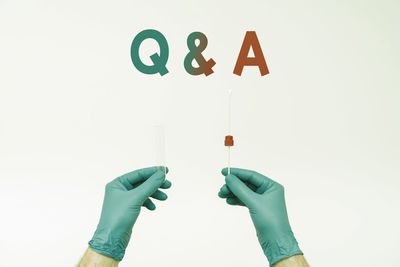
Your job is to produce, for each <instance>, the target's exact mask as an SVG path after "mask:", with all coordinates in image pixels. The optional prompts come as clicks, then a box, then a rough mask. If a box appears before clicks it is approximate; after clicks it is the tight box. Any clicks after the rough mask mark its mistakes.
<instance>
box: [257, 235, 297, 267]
mask: <svg viewBox="0 0 400 267" xmlns="http://www.w3.org/2000/svg"><path fill="white" fill-rule="evenodd" d="M261 247H262V248H263V250H264V254H265V256H267V258H268V261H269V265H270V266H272V265H273V264H275V263H277V262H278V261H280V260H283V259H286V258H289V257H291V256H293V255H303V252H302V251H301V250H300V248H299V245H298V244H297V240H296V238H295V237H294V234H293V232H292V231H290V232H288V233H287V234H285V235H281V236H280V237H279V238H276V239H271V240H268V241H266V242H264V243H263V244H261Z"/></svg>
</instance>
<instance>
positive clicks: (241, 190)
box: [225, 174, 255, 208]
mask: <svg viewBox="0 0 400 267" xmlns="http://www.w3.org/2000/svg"><path fill="white" fill-rule="evenodd" d="M225 182H226V185H227V186H228V188H229V189H230V190H231V192H232V193H233V194H234V195H235V196H236V197H237V198H238V199H240V200H241V201H242V202H243V203H244V204H245V205H246V206H247V207H248V208H249V205H251V204H252V203H253V201H254V198H255V193H254V192H253V191H252V190H251V189H250V188H249V187H248V186H247V185H246V184H245V183H243V182H242V181H241V180H240V179H239V178H238V177H236V176H235V175H233V174H228V175H227V176H226V177H225Z"/></svg>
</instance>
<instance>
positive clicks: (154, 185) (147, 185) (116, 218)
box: [89, 166, 171, 260]
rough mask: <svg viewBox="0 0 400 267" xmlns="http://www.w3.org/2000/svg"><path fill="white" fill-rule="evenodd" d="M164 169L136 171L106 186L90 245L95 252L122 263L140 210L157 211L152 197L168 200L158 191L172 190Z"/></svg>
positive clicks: (154, 168)
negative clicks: (99, 215) (98, 220)
mask: <svg viewBox="0 0 400 267" xmlns="http://www.w3.org/2000/svg"><path fill="white" fill-rule="evenodd" d="M163 168H164V167H159V166H155V167H150V168H145V169H140V170H136V171H133V172H130V173H127V174H124V175H122V176H120V177H118V178H116V179H115V180H113V181H112V182H110V183H108V184H107V185H106V192H105V195H104V201H103V209H102V211H101V217H100V222H99V224H98V226H97V229H96V232H95V233H94V235H93V238H92V240H90V242H89V246H90V247H91V248H92V249H93V250H94V251H96V252H97V253H100V254H103V255H106V256H109V257H112V258H114V259H117V260H122V258H123V257H124V254H125V249H126V247H127V245H128V243H129V240H130V238H131V233H132V227H133V225H134V224H135V222H136V219H137V217H138V216H139V213H140V209H141V207H142V206H144V207H146V208H147V209H149V210H154V209H155V208H156V206H155V205H154V203H153V202H152V201H151V200H150V199H149V197H152V198H154V199H158V200H166V199H167V195H166V194H165V193H164V192H162V191H160V190H158V188H163V189H167V188H169V187H171V182H170V181H168V180H165V174H164V171H163V170H164V169H163ZM166 172H168V168H167V169H166Z"/></svg>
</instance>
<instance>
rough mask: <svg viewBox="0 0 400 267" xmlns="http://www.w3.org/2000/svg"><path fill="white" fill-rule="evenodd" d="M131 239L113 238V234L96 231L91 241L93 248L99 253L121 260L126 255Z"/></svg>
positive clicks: (90, 244)
mask: <svg viewBox="0 0 400 267" xmlns="http://www.w3.org/2000/svg"><path fill="white" fill-rule="evenodd" d="M128 242H129V239H128V240H127V241H126V240H125V241H124V240H121V239H120V238H113V237H112V236H111V235H106V234H101V233H98V231H96V233H95V234H94V236H93V238H92V240H90V241H89V246H90V248H91V249H93V250H94V251H96V252H97V253H99V254H102V255H105V256H108V257H111V258H114V259H116V260H119V261H121V260H122V258H123V257H124V255H125V249H126V246H127V245H128Z"/></svg>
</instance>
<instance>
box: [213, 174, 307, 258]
mask: <svg viewBox="0 0 400 267" xmlns="http://www.w3.org/2000/svg"><path fill="white" fill-rule="evenodd" d="M222 174H223V175H224V176H226V177H225V183H226V184H224V185H223V186H222V188H221V190H220V192H219V193H218V195H219V197H221V198H225V199H226V202H227V203H228V204H230V205H239V206H246V207H247V208H248V209H249V212H250V216H251V219H252V221H253V224H254V226H255V228H256V232H257V237H258V240H259V242H260V244H261V247H262V249H263V251H264V254H265V255H266V256H267V258H268V261H269V263H270V265H272V264H274V263H276V262H278V261H280V260H283V259H285V258H288V257H290V256H293V255H297V254H303V253H302V252H301V250H300V248H299V246H298V244H297V241H296V239H295V237H294V235H293V232H292V230H291V227H290V224H289V219H288V215H287V212H286V204H285V196H284V188H283V186H282V185H280V184H279V183H277V182H275V181H273V180H271V179H269V178H268V177H265V176H264V175H261V174H259V173H257V172H255V171H250V170H244V169H238V168H231V174H230V175H228V169H227V168H225V169H223V170H222Z"/></svg>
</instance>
